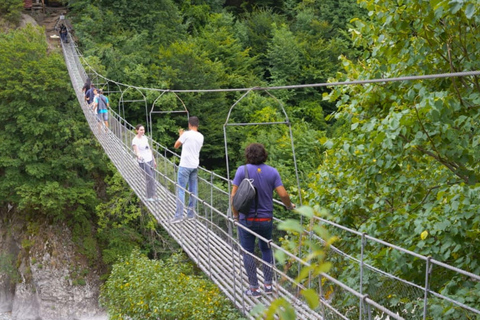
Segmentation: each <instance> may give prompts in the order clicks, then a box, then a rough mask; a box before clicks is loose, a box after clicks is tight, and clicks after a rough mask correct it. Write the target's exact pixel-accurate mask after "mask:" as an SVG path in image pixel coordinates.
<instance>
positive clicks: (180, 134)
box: [173, 129, 184, 149]
mask: <svg viewBox="0 0 480 320" xmlns="http://www.w3.org/2000/svg"><path fill="white" fill-rule="evenodd" d="M183 132H184V130H183V129H179V130H178V134H179V136H182V134H183ZM181 145H182V143H181V142H180V138H179V139H178V140H177V141H175V145H174V146H173V147H174V148H175V149H178V148H180V146H181Z"/></svg>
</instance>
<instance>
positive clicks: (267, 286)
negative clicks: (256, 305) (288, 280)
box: [264, 284, 273, 294]
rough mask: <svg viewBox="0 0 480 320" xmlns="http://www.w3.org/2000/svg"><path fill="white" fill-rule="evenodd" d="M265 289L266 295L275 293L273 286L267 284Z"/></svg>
mask: <svg viewBox="0 0 480 320" xmlns="http://www.w3.org/2000/svg"><path fill="white" fill-rule="evenodd" d="M264 289H265V290H264V291H265V294H272V293H273V286H272V285H268V284H266V285H265V288H264Z"/></svg>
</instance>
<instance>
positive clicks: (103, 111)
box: [93, 89, 110, 132]
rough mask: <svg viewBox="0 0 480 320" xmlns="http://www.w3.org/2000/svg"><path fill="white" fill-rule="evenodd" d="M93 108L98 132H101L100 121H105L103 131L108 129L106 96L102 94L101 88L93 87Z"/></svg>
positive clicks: (107, 102) (108, 104) (108, 105)
mask: <svg viewBox="0 0 480 320" xmlns="http://www.w3.org/2000/svg"><path fill="white" fill-rule="evenodd" d="M93 93H94V94H95V98H93V108H94V109H96V110H97V121H98V132H101V128H102V122H103V123H105V127H106V128H105V131H108V107H110V103H109V101H108V98H107V97H105V96H104V95H103V90H102V89H93Z"/></svg>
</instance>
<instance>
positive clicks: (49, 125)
mask: <svg viewBox="0 0 480 320" xmlns="http://www.w3.org/2000/svg"><path fill="white" fill-rule="evenodd" d="M0 69H1V70H2V72H1V74H0V86H1V88H2V90H1V91H0V176H1V179H0V194H1V196H0V202H1V205H3V206H6V204H7V203H10V204H11V205H14V206H15V207H18V208H20V209H22V210H23V211H24V212H25V213H26V214H27V215H41V216H43V217H46V218H48V219H50V220H70V219H73V221H72V222H76V223H80V224H82V223H87V221H88V220H89V219H90V217H91V215H92V213H93V212H94V207H95V204H96V202H97V196H96V193H95V191H94V189H93V186H94V185H95V175H96V174H97V173H98V172H99V171H101V170H102V168H103V165H102V154H101V153H100V152H99V150H98V149H97V148H96V147H95V142H94V141H93V140H92V139H91V135H90V133H89V131H88V128H87V127H85V125H84V120H83V119H82V116H81V114H80V113H78V112H74V110H76V108H77V106H76V105H75V103H74V100H72V96H73V94H72V89H71V86H70V84H69V78H68V74H67V73H66V72H65V66H64V64H63V60H62V56H61V55H60V54H58V53H49V52H48V50H47V43H46V42H45V34H44V30H43V29H41V28H34V27H32V26H31V25H28V26H27V27H26V28H23V29H18V30H15V31H11V32H8V33H4V34H0ZM52 75H55V76H52Z"/></svg>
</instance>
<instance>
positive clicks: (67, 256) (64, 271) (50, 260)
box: [0, 208, 106, 320]
mask: <svg viewBox="0 0 480 320" xmlns="http://www.w3.org/2000/svg"><path fill="white" fill-rule="evenodd" d="M13 211H14V210H13V209H11V208H10V210H8V209H7V210H3V211H0V313H2V312H11V316H12V319H13V320H67V319H87V318H92V317H95V318H97V319H100V318H104V319H106V316H105V314H104V312H103V310H102V309H101V308H100V307H99V306H98V295H99V289H100V284H101V282H100V279H99V274H98V272H96V271H95V270H93V269H92V268H90V267H89V266H88V264H87V261H86V259H84V258H83V257H82V255H81V254H79V253H78V252H77V250H76V246H75V244H74V243H73V241H72V235H71V232H70V230H69V229H68V228H67V227H66V226H65V225H55V224H53V225H48V224H46V223H31V222H30V223H27V222H25V221H23V220H22V219H20V214H18V213H15V212H13Z"/></svg>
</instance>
